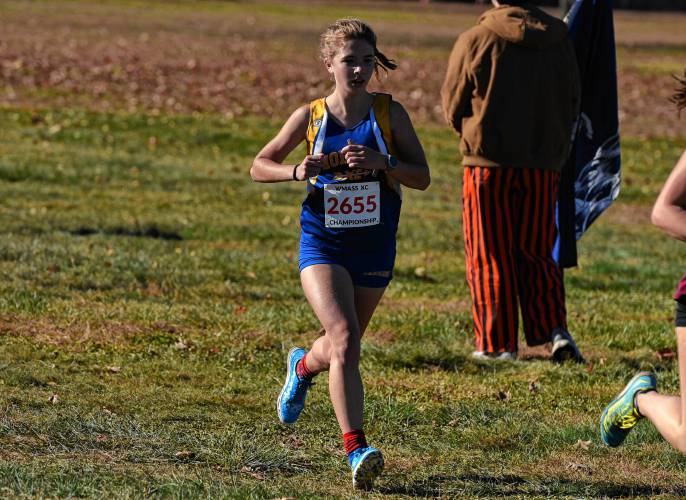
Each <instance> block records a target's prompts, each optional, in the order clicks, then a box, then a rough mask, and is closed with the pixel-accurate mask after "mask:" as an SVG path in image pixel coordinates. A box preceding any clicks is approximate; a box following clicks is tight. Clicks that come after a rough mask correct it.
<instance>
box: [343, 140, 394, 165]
mask: <svg viewBox="0 0 686 500" xmlns="http://www.w3.org/2000/svg"><path fill="white" fill-rule="evenodd" d="M341 155H343V157H344V158H345V162H346V163H347V164H348V167H349V168H364V169H366V170H386V155H383V154H381V153H379V152H378V151H376V150H374V149H372V148H368V147H367V146H362V145H360V144H348V145H347V146H346V147H344V148H343V149H341Z"/></svg>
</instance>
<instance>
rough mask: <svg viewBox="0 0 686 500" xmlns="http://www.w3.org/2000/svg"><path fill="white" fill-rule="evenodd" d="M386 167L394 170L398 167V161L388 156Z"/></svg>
mask: <svg viewBox="0 0 686 500" xmlns="http://www.w3.org/2000/svg"><path fill="white" fill-rule="evenodd" d="M388 166H389V167H391V168H395V167H397V166H398V159H397V158H396V157H395V156H393V155H388Z"/></svg>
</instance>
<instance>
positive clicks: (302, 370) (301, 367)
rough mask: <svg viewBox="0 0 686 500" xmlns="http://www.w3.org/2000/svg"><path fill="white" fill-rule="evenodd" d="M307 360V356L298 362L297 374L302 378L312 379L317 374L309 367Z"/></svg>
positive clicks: (296, 366)
mask: <svg viewBox="0 0 686 500" xmlns="http://www.w3.org/2000/svg"><path fill="white" fill-rule="evenodd" d="M306 358H307V354H305V355H304V356H303V357H302V359H301V360H300V361H298V364H297V365H295V374H296V375H297V376H298V377H300V378H312V377H314V376H315V375H316V373H314V372H312V371H310V369H309V368H308V367H307V362H306V361H305V360H306Z"/></svg>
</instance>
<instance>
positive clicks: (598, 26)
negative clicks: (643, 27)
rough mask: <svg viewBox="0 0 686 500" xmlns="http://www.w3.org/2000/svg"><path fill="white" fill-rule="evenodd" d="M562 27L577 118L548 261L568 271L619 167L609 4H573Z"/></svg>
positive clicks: (611, 195) (613, 187)
mask: <svg viewBox="0 0 686 500" xmlns="http://www.w3.org/2000/svg"><path fill="white" fill-rule="evenodd" d="M565 22H566V23H567V26H568V27H569V35H570V37H571V39H572V42H573V44H574V49H575V50H576V58H577V62H578V64H579V75H580V78H581V112H580V114H579V118H578V120H577V123H576V125H575V127H574V129H575V131H574V136H573V146H572V153H571V155H570V157H569V159H568V160H567V164H566V165H565V166H564V168H563V170H562V176H561V178H560V195H559V201H558V213H557V216H558V239H557V241H556V242H555V248H554V250H553V255H554V257H555V260H556V261H557V262H558V263H559V264H560V265H561V266H562V267H573V266H576V265H577V252H576V241H577V240H578V239H579V238H581V236H582V235H583V234H584V232H585V231H586V230H587V229H588V227H589V226H590V225H591V224H592V223H593V221H594V220H596V219H597V218H598V216H599V215H600V214H601V213H602V212H603V211H604V210H605V209H606V208H607V207H608V206H609V205H610V204H611V203H612V202H613V201H614V200H615V198H617V195H618V194H619V184H620V163H621V162H620V151H619V117H618V109H617V63H616V57H615V35H614V26H613V22H612V2H611V0H576V1H575V2H574V4H573V5H572V7H571V9H570V10H569V13H568V14H567V16H566V17H565Z"/></svg>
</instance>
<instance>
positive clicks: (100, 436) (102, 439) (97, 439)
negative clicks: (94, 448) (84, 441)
mask: <svg viewBox="0 0 686 500" xmlns="http://www.w3.org/2000/svg"><path fill="white" fill-rule="evenodd" d="M107 439H108V437H107V435H106V434H98V435H97V436H96V437H95V442H96V443H104V442H105V441H107Z"/></svg>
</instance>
